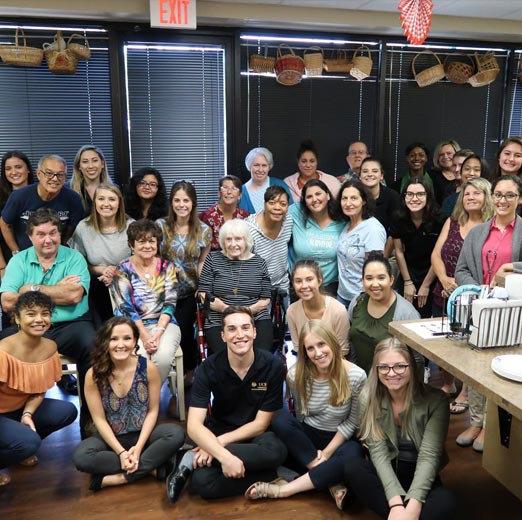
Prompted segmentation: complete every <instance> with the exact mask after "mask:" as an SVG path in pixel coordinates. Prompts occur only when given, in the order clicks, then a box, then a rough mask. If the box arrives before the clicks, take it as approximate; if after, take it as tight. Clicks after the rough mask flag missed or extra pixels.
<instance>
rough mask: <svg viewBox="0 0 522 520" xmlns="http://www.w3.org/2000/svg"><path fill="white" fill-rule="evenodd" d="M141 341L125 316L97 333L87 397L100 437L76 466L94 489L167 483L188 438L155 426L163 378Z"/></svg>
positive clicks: (78, 454)
mask: <svg viewBox="0 0 522 520" xmlns="http://www.w3.org/2000/svg"><path fill="white" fill-rule="evenodd" d="M139 337H140V333H139V330H138V327H137V326H136V324H135V323H134V322H133V321H132V320H131V319H129V318H124V317H121V316H119V317H114V318H111V319H110V320H108V321H106V322H105V323H104V324H103V325H102V327H101V328H100V329H99V330H98V332H97V334H96V339H95V341H94V348H93V351H92V367H91V368H90V369H89V370H88V371H87V375H86V376H85V399H86V400H87V405H88V406H89V411H90V412H91V416H92V419H93V422H94V425H95V426H96V430H97V433H96V434H95V435H94V436H93V437H89V438H88V439H85V440H84V441H83V442H82V443H81V444H80V445H79V446H78V447H77V448H76V450H75V451H74V454H73V461H74V464H75V466H76V467H77V468H78V469H79V470H80V471H84V472H86V473H90V474H91V475H92V479H91V483H90V486H89V489H90V490H91V491H99V490H100V489H102V488H104V487H110V486H120V485H123V484H131V483H134V482H136V481H137V480H139V479H140V478H143V477H145V476H146V475H149V474H153V475H154V476H155V477H156V478H158V479H159V480H164V479H165V478H166V473H167V468H166V463H167V461H168V460H169V459H170V458H171V457H172V456H173V455H174V454H175V453H176V451H177V450H178V449H179V448H180V447H181V445H182V444H183V442H184V440H185V433H184V431H183V429H182V428H181V427H180V426H178V425H176V424H173V423H164V424H159V425H158V424H156V423H157V420H158V413H159V401H160V389H161V380H160V375H159V372H158V369H157V368H156V366H155V365H154V363H153V362H152V361H151V360H147V359H146V358H144V357H141V356H140V355H138V339H139Z"/></svg>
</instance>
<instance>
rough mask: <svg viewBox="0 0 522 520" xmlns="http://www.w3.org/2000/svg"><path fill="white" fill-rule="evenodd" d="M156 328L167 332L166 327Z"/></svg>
mask: <svg viewBox="0 0 522 520" xmlns="http://www.w3.org/2000/svg"><path fill="white" fill-rule="evenodd" d="M156 330H162V331H163V332H165V327H156Z"/></svg>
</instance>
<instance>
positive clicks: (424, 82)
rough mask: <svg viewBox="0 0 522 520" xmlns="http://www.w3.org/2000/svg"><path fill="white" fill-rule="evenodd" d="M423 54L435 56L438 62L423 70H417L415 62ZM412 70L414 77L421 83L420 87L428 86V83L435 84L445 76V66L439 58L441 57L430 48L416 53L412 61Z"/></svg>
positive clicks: (418, 83)
mask: <svg viewBox="0 0 522 520" xmlns="http://www.w3.org/2000/svg"><path fill="white" fill-rule="evenodd" d="M422 54H427V55H428V56H433V57H434V58H435V59H436V60H437V64H436V65H432V66H431V67H428V68H426V69H424V70H421V71H420V72H417V71H416V70H415V62H416V61H417V58H418V57H419V56H421V55H422ZM411 70H412V72H413V77H414V78H415V81H416V82H417V85H419V87H427V86H428V85H433V84H434V83H437V82H438V81H440V80H441V79H442V78H444V76H445V72H444V67H443V66H442V63H441V61H440V60H439V57H438V56H437V55H436V54H435V53H434V52H432V51H430V50H425V51H423V52H419V54H416V55H415V57H414V58H413V61H412V62H411Z"/></svg>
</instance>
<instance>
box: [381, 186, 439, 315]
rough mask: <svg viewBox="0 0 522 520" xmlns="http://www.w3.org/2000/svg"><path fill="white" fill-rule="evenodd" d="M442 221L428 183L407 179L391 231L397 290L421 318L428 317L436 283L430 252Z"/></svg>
mask: <svg viewBox="0 0 522 520" xmlns="http://www.w3.org/2000/svg"><path fill="white" fill-rule="evenodd" d="M443 223H444V220H443V218H442V216H441V215H440V213H439V210H438V207H437V203H436V202H435V196H434V194H433V189H432V187H431V184H430V183H429V182H427V181H426V180H425V179H423V178H419V177H414V178H412V179H410V180H409V181H408V182H407V183H406V184H405V186H404V189H403V190H402V192H401V207H400V209H399V212H398V214H397V218H396V219H395V220H394V222H393V224H392V226H391V228H390V234H391V236H392V237H393V243H394V246H395V256H396V258H397V264H398V265H399V271H400V276H399V279H398V282H397V290H398V292H399V293H400V294H401V295H403V296H404V298H406V300H408V301H409V302H410V303H413V305H414V307H415V308H416V309H417V310H418V311H419V314H420V315H421V318H429V317H431V307H432V293H431V290H432V285H433V284H434V282H435V271H434V270H433V268H432V266H431V253H432V251H433V248H434V247H435V242H437V238H438V236H439V234H440V231H441V229H442V225H443Z"/></svg>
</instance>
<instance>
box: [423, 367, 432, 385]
mask: <svg viewBox="0 0 522 520" xmlns="http://www.w3.org/2000/svg"><path fill="white" fill-rule="evenodd" d="M430 377H431V370H430V367H424V384H425V385H427V384H428V383H429V382H430Z"/></svg>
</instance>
